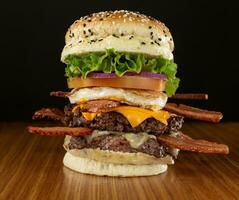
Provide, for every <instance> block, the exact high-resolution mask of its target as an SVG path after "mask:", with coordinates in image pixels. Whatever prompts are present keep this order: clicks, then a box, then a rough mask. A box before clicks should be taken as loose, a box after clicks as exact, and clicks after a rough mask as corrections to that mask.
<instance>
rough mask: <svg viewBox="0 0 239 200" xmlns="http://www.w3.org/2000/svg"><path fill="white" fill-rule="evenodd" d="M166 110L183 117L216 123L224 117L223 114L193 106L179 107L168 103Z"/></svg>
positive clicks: (180, 105)
mask: <svg viewBox="0 0 239 200" xmlns="http://www.w3.org/2000/svg"><path fill="white" fill-rule="evenodd" d="M164 110H167V111H169V112H172V113H175V114H177V115H181V116H183V117H186V118H190V119H197V120H202V121H208V122H214V123H217V122H219V121H220V120H221V119H222V117H223V115H222V113H221V112H215V111H208V110H203V109H199V108H194V107H191V106H186V105H183V104H179V105H177V104H175V103H167V104H166V106H165V107H164Z"/></svg>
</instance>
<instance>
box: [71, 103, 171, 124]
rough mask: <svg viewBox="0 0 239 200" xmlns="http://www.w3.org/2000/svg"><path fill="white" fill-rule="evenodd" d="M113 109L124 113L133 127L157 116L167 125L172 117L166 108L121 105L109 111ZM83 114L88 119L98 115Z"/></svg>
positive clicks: (73, 110)
mask: <svg viewBox="0 0 239 200" xmlns="http://www.w3.org/2000/svg"><path fill="white" fill-rule="evenodd" d="M81 106H82V104H79V105H76V106H75V107H74V108H73V109H72V112H75V111H76V109H77V108H79V107H81ZM112 111H114V112H118V113H120V114H122V115H123V116H124V117H125V118H126V119H127V120H128V121H129V123H130V124H131V126H132V127H133V128H134V127H136V126H138V125H139V124H141V123H142V122H143V121H144V120H146V119H148V118H155V119H157V120H158V121H160V122H162V123H163V124H165V125H167V124H168V123H167V120H168V119H169V117H170V113H169V112H167V111H164V110H160V111H158V112H155V111H151V110H147V109H144V108H139V107H134V106H119V107H116V108H113V109H111V110H110V111H109V112H112ZM82 115H83V117H84V118H85V119H86V120H88V121H92V120H93V119H94V118H95V117H96V115H97V113H89V112H82Z"/></svg>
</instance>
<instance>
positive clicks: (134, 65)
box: [65, 49, 180, 97]
mask: <svg viewBox="0 0 239 200" xmlns="http://www.w3.org/2000/svg"><path fill="white" fill-rule="evenodd" d="M65 63H66V64H67V67H66V68H65V72H66V76H67V77H68V78H69V79H71V78H74V77H76V76H81V77H82V78H86V77H87V75H88V74H89V73H90V72H96V71H98V72H104V73H115V74H116V75H117V76H119V77H121V76H123V75H124V74H125V73H126V72H136V73H140V72H141V71H148V72H152V73H161V74H165V75H166V76H167V77H168V81H167V82H166V88H165V91H166V93H167V95H168V96H169V97H170V96H172V95H173V94H174V93H175V92H176V90H177V88H178V86H179V81H180V79H179V78H177V77H176V73H177V64H176V63H174V62H173V60H168V59H165V58H163V57H161V56H159V57H156V58H147V57H146V56H145V55H143V54H137V55H135V54H130V53H125V52H117V51H115V50H114V49H107V50H105V52H103V53H99V52H94V53H89V54H86V55H80V56H78V55H69V56H68V57H67V58H66V59H65Z"/></svg>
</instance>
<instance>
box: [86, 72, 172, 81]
mask: <svg viewBox="0 0 239 200" xmlns="http://www.w3.org/2000/svg"><path fill="white" fill-rule="evenodd" d="M124 76H140V77H146V78H155V79H162V80H165V81H166V80H168V79H167V76H166V75H164V74H155V73H152V72H140V73H136V72H126V73H125V74H124ZM87 77H89V78H117V77H118V76H117V75H116V74H115V73H110V74H108V73H103V72H92V73H90V74H88V76H87Z"/></svg>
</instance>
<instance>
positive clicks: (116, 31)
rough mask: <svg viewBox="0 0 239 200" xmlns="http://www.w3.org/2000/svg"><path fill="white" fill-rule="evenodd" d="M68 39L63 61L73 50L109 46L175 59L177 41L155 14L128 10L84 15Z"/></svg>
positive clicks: (75, 23)
mask: <svg viewBox="0 0 239 200" xmlns="http://www.w3.org/2000/svg"><path fill="white" fill-rule="evenodd" d="M65 43H66V45H65V47H64V49H63V51H62V57H61V59H62V61H63V62H64V60H65V58H66V57H67V56H68V55H71V54H77V55H80V54H85V53H89V52H101V51H104V50H105V49H109V48H114V49H115V50H116V51H120V52H131V53H142V54H147V55H149V56H159V55H161V56H163V57H165V58H167V59H173V54H172V51H173V49H174V43H173V39H172V36H171V33H170V32H169V29H168V28H167V27H166V26H165V25H164V24H163V23H162V22H160V21H158V20H156V19H154V18H152V17H149V16H146V15H143V14H140V13H138V12H129V11H125V10H119V11H106V12H99V13H93V14H91V15H88V16H84V17H81V18H80V19H79V20H76V21H75V22H74V23H73V24H72V25H71V26H70V28H69V29H68V31H67V33H66V36H65Z"/></svg>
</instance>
